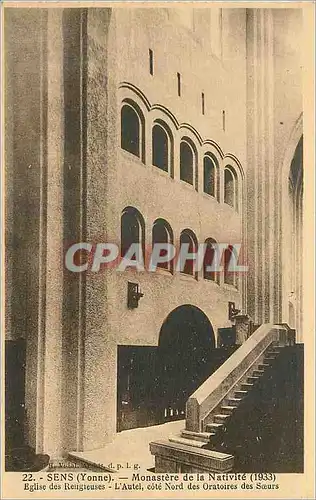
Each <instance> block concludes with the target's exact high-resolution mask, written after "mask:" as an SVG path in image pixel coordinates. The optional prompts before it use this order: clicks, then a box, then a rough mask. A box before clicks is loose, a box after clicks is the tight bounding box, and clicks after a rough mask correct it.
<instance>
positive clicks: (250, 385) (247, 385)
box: [241, 382, 254, 391]
mask: <svg viewBox="0 0 316 500" xmlns="http://www.w3.org/2000/svg"><path fill="white" fill-rule="evenodd" d="M253 386H254V384H253V383H251V382H244V383H243V384H241V389H242V390H243V391H250V389H252V388H253Z"/></svg>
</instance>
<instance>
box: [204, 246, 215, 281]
mask: <svg viewBox="0 0 316 500" xmlns="http://www.w3.org/2000/svg"><path fill="white" fill-rule="evenodd" d="M205 245H206V248H205V253H204V261H203V277H204V279H205V280H211V281H216V282H217V283H218V282H219V274H218V272H216V271H209V270H208V267H210V266H212V265H214V264H215V265H216V245H217V243H216V241H215V240H213V239H212V238H208V239H207V240H205Z"/></svg>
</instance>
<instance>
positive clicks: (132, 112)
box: [121, 101, 145, 160]
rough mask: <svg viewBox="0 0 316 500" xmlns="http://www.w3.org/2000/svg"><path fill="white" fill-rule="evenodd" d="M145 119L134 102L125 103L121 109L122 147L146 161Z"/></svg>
mask: <svg viewBox="0 0 316 500" xmlns="http://www.w3.org/2000/svg"><path fill="white" fill-rule="evenodd" d="M144 130H145V127H144V117H143V115H142V112H141V110H140V109H139V107H138V106H137V105H136V104H135V103H133V102H132V101H126V102H124V103H123V106H122V109H121V147H122V149H125V151H128V152H129V153H132V154H133V155H135V156H138V158H140V159H141V160H144V144H145V142H144Z"/></svg>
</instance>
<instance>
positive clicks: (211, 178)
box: [203, 156, 217, 197]
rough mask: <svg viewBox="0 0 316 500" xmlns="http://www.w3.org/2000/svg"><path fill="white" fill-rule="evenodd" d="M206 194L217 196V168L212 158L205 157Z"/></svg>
mask: <svg viewBox="0 0 316 500" xmlns="http://www.w3.org/2000/svg"><path fill="white" fill-rule="evenodd" d="M203 167H204V168H203V170H204V193H207V194H210V195H211V196H214V197H216V196H217V175H216V174H217V168H216V164H215V162H214V160H213V159H212V158H211V157H210V156H204V159H203Z"/></svg>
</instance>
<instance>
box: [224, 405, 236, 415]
mask: <svg viewBox="0 0 316 500" xmlns="http://www.w3.org/2000/svg"><path fill="white" fill-rule="evenodd" d="M236 408H237V406H221V410H222V411H228V412H229V414H230V415H231V414H232V413H233V411H234V410H236Z"/></svg>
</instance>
